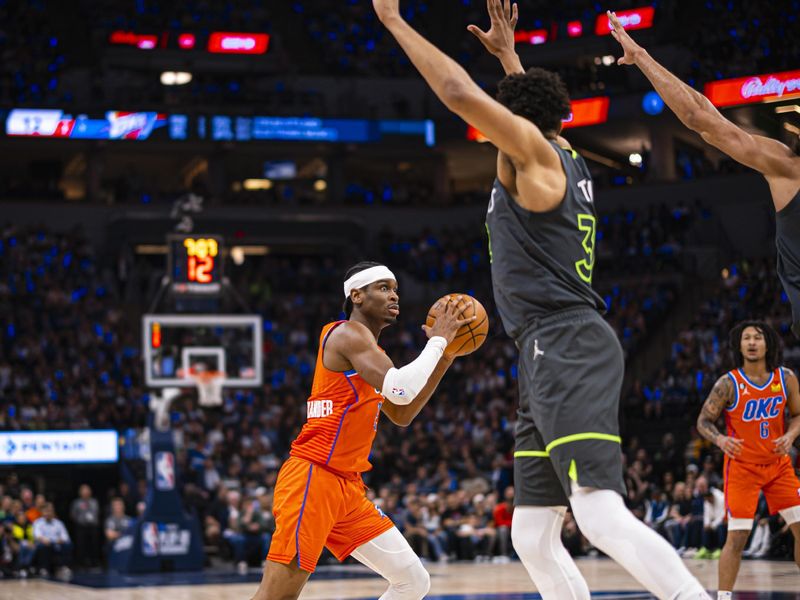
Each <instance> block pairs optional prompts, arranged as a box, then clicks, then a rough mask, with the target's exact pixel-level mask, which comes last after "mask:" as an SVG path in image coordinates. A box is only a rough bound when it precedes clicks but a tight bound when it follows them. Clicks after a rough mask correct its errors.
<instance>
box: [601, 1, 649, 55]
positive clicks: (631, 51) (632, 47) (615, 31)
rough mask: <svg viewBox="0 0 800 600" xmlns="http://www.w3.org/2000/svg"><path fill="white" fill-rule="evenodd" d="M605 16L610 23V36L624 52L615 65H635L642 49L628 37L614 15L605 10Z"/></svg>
mask: <svg viewBox="0 0 800 600" xmlns="http://www.w3.org/2000/svg"><path fill="white" fill-rule="evenodd" d="M606 15H608V20H609V21H610V22H611V36H612V37H613V38H614V39H615V40H617V41H618V42H619V44H620V46H622V49H623V50H624V51H625V54H624V55H623V56H621V57H620V58H619V59H618V60H617V64H618V65H635V64H636V59H637V58H638V57H639V55H640V54H641V53H642V47H641V46H640V45H639V44H637V43H636V42H634V41H633V38H632V37H631V36H629V35H628V32H627V31H625V28H624V27H623V26H622V23H620V22H619V19H618V18H617V14H616V13H614V12H611V11H610V10H607V11H606Z"/></svg>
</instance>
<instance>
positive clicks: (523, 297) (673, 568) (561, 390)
mask: <svg viewBox="0 0 800 600" xmlns="http://www.w3.org/2000/svg"><path fill="white" fill-rule="evenodd" d="M398 1H399V0H373V5H374V7H375V11H376V13H377V15H378V18H379V19H380V20H381V21H382V22H383V24H384V25H385V26H386V28H387V29H388V30H389V31H390V32H391V33H392V35H393V36H394V37H395V39H396V40H397V42H398V43H399V44H400V46H401V47H402V48H403V50H404V51H405V53H406V54H407V55H408V57H409V59H410V60H411V62H412V63H413V64H414V66H415V67H416V68H417V69H418V70H419V72H420V73H421V75H422V76H423V77H424V78H425V80H426V81H427V83H428V84H429V85H430V87H431V89H432V90H433V91H434V92H435V93H436V95H437V96H438V97H439V99H440V100H441V101H442V102H443V103H444V104H445V105H446V106H447V107H448V108H449V109H450V110H451V111H453V112H454V113H456V114H457V115H459V116H460V117H461V118H462V119H464V120H465V121H467V122H468V123H469V124H471V125H472V126H474V127H475V128H477V129H478V130H480V131H481V132H482V133H483V134H484V135H485V136H486V137H488V138H489V139H490V140H491V141H492V143H494V145H495V146H497V148H498V150H499V153H498V158H497V180H496V181H495V184H494V189H493V191H492V196H491V200H490V203H489V209H488V214H487V228H488V230H489V234H490V238H491V241H490V246H491V248H490V250H491V253H492V279H493V283H494V293H495V299H496V302H497V306H498V310H499V311H500V316H501V318H502V320H503V324H504V326H505V328H506V331H507V332H508V334H509V335H510V336H511V337H513V338H514V340H515V342H516V344H517V347H518V348H519V349H520V360H519V364H520V388H519V395H520V409H519V427H518V430H517V447H516V452H515V486H516V496H517V497H518V500H517V508H516V509H515V511H514V518H513V523H512V540H513V542H514V547H515V549H516V551H517V553H518V554H519V556H520V558H521V560H522V562H523V563H524V565H525V568H526V569H527V571H528V573H529V574H530V576H531V578H532V579H533V580H534V583H535V584H536V587H537V588H538V591H539V593H540V594H541V595H542V597H543V598H544V599H545V600H551V599H553V600H562V599H571V600H589V597H590V596H589V590H588V587H587V585H586V581H585V580H584V579H583V576H582V575H581V573H580V571H579V570H578V568H577V567H576V565H575V563H574V562H573V560H572V559H571V557H570V556H569V554H568V553H567V551H566V549H565V548H564V546H563V545H562V543H561V538H560V533H561V524H562V521H563V518H564V513H565V512H566V508H567V505H568V504H569V505H571V506H572V511H573V513H574V515H575V519H576V521H577V523H578V525H579V526H580V528H581V531H582V532H583V534H584V535H585V536H586V537H587V538H588V539H589V541H590V542H591V543H592V544H594V545H595V546H596V547H598V548H600V549H601V550H602V551H603V552H605V553H606V554H608V555H609V556H611V557H612V558H614V559H615V560H616V561H617V562H619V563H620V564H621V565H622V566H623V567H625V568H626V569H627V570H628V571H629V572H630V573H631V574H632V575H633V576H634V577H636V578H637V579H638V580H639V581H640V582H641V583H642V584H643V585H644V586H645V587H647V588H648V590H650V591H651V592H652V593H654V594H655V595H656V596H657V597H658V598H669V599H670V600H675V599H678V600H684V599H689V598H691V599H700V598H703V599H707V598H708V595H707V594H706V592H705V591H704V590H703V588H702V586H701V585H700V584H699V583H698V582H697V580H696V579H695V578H694V577H692V575H691V574H690V573H689V571H688V570H687V569H686V567H685V566H684V564H683V562H682V561H681V560H680V558H679V557H678V556H677V554H676V553H675V551H674V550H673V549H672V547H671V546H670V545H669V544H668V543H667V541H666V540H664V539H663V538H662V537H661V536H659V535H658V534H657V533H655V532H654V531H652V530H651V529H650V528H648V527H647V526H646V525H644V524H643V523H642V522H640V521H639V520H637V519H636V518H635V517H634V516H633V515H632V514H631V513H630V512H629V511H628V510H627V509H626V508H625V505H624V502H623V499H622V496H621V493H623V492H624V484H623V481H622V459H621V448H620V438H619V426H618V422H617V413H618V407H619V391H620V386H621V382H622V376H623V368H624V364H623V358H622V350H621V348H620V345H619V342H618V340H617V338H616V336H615V334H614V332H613V330H612V329H611V328H610V327H609V326H608V325H607V324H606V322H605V321H604V320H603V318H602V316H601V312H603V311H604V310H605V305H604V304H603V301H602V299H601V298H600V297H599V296H598V295H597V293H595V292H594V290H593V289H592V285H591V283H592V276H593V269H594V264H595V247H594V243H595V225H596V216H595V210H594V194H593V190H592V180H591V177H590V176H589V172H588V169H587V168H586V165H585V164H584V162H583V160H582V159H581V158H580V157H579V156H578V155H577V153H576V152H574V151H573V150H572V149H571V148H570V147H569V144H568V143H567V141H566V140H564V139H563V138H562V137H560V136H559V133H560V131H561V122H562V119H564V118H566V117H567V116H568V115H569V111H570V101H569V96H568V94H567V91H566V88H565V87H564V84H563V83H562V82H561V80H560V78H559V77H558V76H557V75H556V74H554V73H550V72H547V71H544V70H543V69H529V70H528V71H524V70H523V69H522V66H521V64H520V62H519V59H518V57H517V56H516V54H515V53H514V25H515V24H516V14H517V13H516V7H514V8H513V9H512V7H511V5H510V2H506V4H505V7H503V6H501V4H500V1H499V0H488V2H487V4H488V7H489V10H490V16H491V20H492V28H491V29H490V30H489V31H488V32H486V33H484V32H482V31H481V32H480V35H479V36H478V37H480V38H481V39H482V41H483V40H486V41H485V42H484V43H485V44H487V47H489V48H490V49H491V48H492V46H496V47H497V48H499V50H498V52H496V54H497V55H498V57H500V58H501V61H502V62H503V65H504V66H505V67H506V70H507V72H508V73H509V75H508V77H506V78H505V79H504V80H503V81H502V82H501V83H500V87H499V92H498V101H496V100H494V99H493V98H491V97H490V96H488V95H487V94H486V93H485V92H484V91H483V90H481V88H480V87H478V85H476V84H475V82H473V81H472V79H471V78H470V77H469V75H468V74H467V73H466V71H464V69H462V68H461V67H460V66H459V65H458V63H456V62H455V61H453V60H451V59H450V58H448V57H447V56H446V55H445V54H444V53H442V52H441V51H440V50H439V49H438V48H436V47H435V46H434V45H433V44H431V43H430V42H428V41H427V40H426V39H425V38H424V37H422V36H421V35H419V34H418V33H417V32H416V31H414V29H413V28H412V27H411V26H409V25H408V23H406V22H405V21H404V20H403V18H402V16H401V15H400V10H399V6H398ZM470 30H471V31H473V33H475V34H476V35H478V33H477V28H474V27H471V28H470Z"/></svg>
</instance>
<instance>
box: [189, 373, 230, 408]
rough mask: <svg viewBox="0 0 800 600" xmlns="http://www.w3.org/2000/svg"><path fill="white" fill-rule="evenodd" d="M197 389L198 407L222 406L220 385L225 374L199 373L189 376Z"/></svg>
mask: <svg viewBox="0 0 800 600" xmlns="http://www.w3.org/2000/svg"><path fill="white" fill-rule="evenodd" d="M189 377H190V378H191V379H192V381H194V385H195V387H197V401H198V404H199V405H200V406H204V407H213V406H222V384H223V382H224V381H225V373H221V372H220V371H201V372H199V373H192V374H191V375H190V376H189Z"/></svg>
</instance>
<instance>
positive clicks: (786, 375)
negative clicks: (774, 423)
mask: <svg viewBox="0 0 800 600" xmlns="http://www.w3.org/2000/svg"><path fill="white" fill-rule="evenodd" d="M781 369H783V380H784V382H785V383H786V398H787V400H786V405H787V407H788V408H789V414H790V415H791V416H792V420H791V421H789V426H788V427H787V428H786V433H784V434H783V435H782V436H781V437H779V438H778V439H776V440H775V454H789V450H791V448H792V444H794V441H795V440H796V439H797V437H798V436H800V385H799V384H798V382H797V375H795V373H794V371H792V370H791V369H787V368H786V367H781Z"/></svg>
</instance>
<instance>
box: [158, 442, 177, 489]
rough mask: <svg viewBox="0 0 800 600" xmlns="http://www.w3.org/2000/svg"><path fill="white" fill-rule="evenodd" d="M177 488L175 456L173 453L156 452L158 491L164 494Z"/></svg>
mask: <svg viewBox="0 0 800 600" xmlns="http://www.w3.org/2000/svg"><path fill="white" fill-rule="evenodd" d="M174 488H175V456H173V454H172V452H156V489H157V490H159V491H161V492H164V491H168V490H171V489H174Z"/></svg>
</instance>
